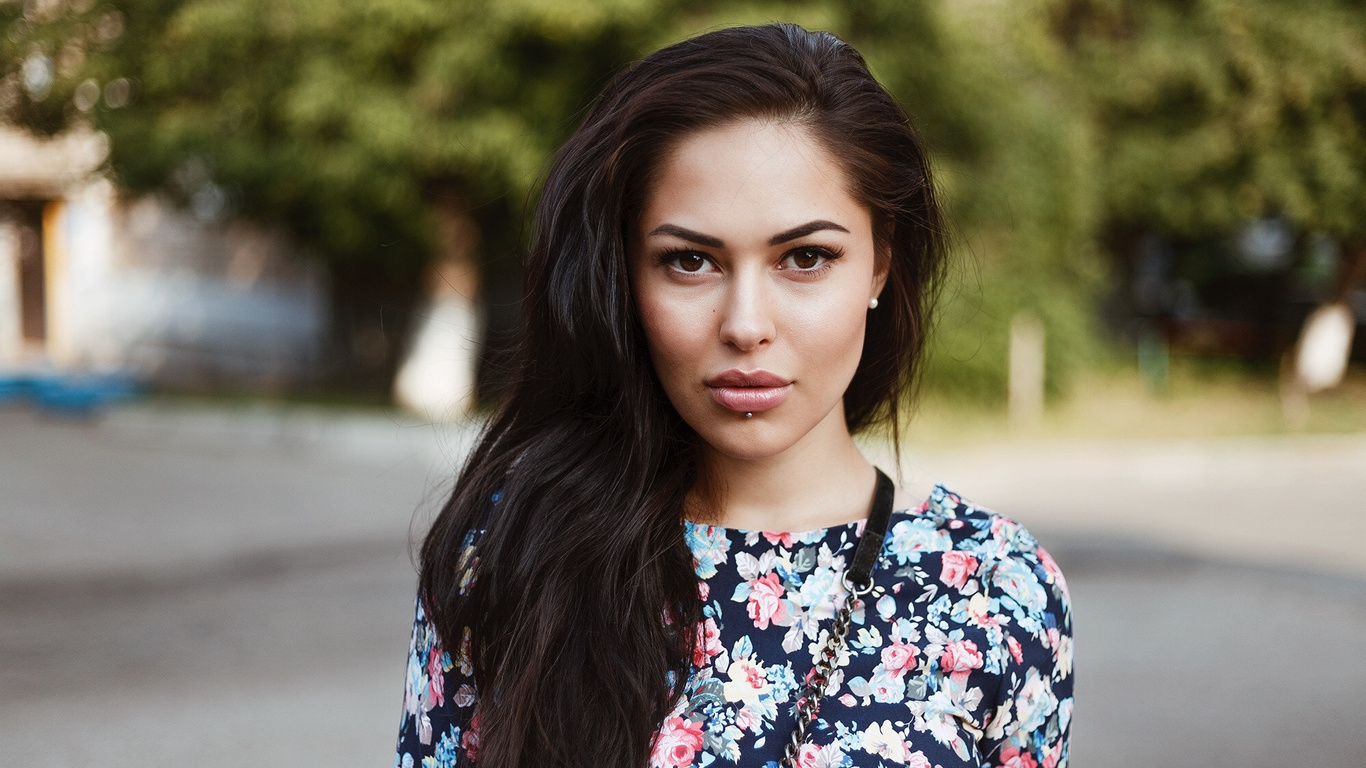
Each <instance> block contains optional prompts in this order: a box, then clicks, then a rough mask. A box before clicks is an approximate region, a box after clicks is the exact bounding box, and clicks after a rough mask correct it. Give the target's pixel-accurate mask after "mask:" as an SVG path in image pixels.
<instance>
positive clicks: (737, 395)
mask: <svg viewBox="0 0 1366 768" xmlns="http://www.w3.org/2000/svg"><path fill="white" fill-rule="evenodd" d="M707 388H708V389H709V390H710V391H711V397H712V399H713V400H715V401H716V404H717V405H720V406H721V407H722V408H726V409H728V410H731V411H737V412H745V411H750V412H759V411H767V410H769V409H770V408H776V407H778V406H779V405H781V404H782V402H783V401H784V400H786V399H787V395H788V393H789V392H791V391H792V382H791V381H790V380H788V379H784V378H783V377H781V376H779V375H778V374H776V373H771V372H769V371H764V370H758V371H751V372H749V373H746V372H744V371H741V370H739V369H738V368H732V369H731V370H729V371H724V372H722V373H719V374H717V375H716V376H713V377H711V378H710V379H707Z"/></svg>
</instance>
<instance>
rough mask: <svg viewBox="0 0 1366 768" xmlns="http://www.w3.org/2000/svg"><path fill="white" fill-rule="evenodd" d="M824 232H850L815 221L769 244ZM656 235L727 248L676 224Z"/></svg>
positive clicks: (654, 231)
mask: <svg viewBox="0 0 1366 768" xmlns="http://www.w3.org/2000/svg"><path fill="white" fill-rule="evenodd" d="M824 230H835V231H837V232H844V233H846V234H847V233H848V232H849V230H847V229H845V228H844V227H841V226H840V225H838V224H836V223H835V222H833V221H826V220H825V219H817V220H815V221H808V222H807V223H805V224H802V225H801V226H799V227H793V228H792V229H789V230H787V231H786V232H779V233H778V234H776V235H774V236H773V237H770V238H769V239H768V244H769V245H782V244H783V243H786V242H789V241H792V240H796V239H797V238H799V237H806V236H807V235H810V234H813V233H815V232H821V231H824ZM655 235H673V236H674V237H678V238H682V239H684V240H687V241H688V242H691V243H697V244H698V245H702V246H706V247H708V248H724V247H725V246H726V244H725V243H724V242H723V241H722V240H721V239H720V238H716V237H712V236H711V235H704V234H702V233H701V232H694V231H693V230H691V229H687V228H686V227H680V226H678V225H676V224H660V225H659V226H657V227H655V228H654V229H652V230H650V234H649V237H654V236H655Z"/></svg>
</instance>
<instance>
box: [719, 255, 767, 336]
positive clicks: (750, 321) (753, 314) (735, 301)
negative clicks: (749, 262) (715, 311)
mask: <svg viewBox="0 0 1366 768" xmlns="http://www.w3.org/2000/svg"><path fill="white" fill-rule="evenodd" d="M766 288H767V285H766V283H765V280H764V276H763V275H762V274H758V273H757V270H739V271H738V272H737V273H736V274H735V276H734V278H733V279H732V280H731V281H730V286H729V290H728V291H727V292H726V300H725V306H724V307H723V308H722V310H721V311H722V313H723V314H722V318H721V342H722V343H723V344H728V345H730V346H732V347H735V348H736V349H737V350H739V351H741V352H748V351H750V350H752V349H755V348H757V347H759V346H761V345H763V344H767V343H769V342H771V341H773V337H774V335H775V334H776V333H777V325H776V324H775V323H774V321H773V315H772V312H771V307H770V297H769V295H768V291H767V290H766Z"/></svg>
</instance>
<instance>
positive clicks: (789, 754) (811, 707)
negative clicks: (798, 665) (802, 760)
mask: <svg viewBox="0 0 1366 768" xmlns="http://www.w3.org/2000/svg"><path fill="white" fill-rule="evenodd" d="M840 578H841V581H843V582H844V588H845V590H847V592H846V594H845V596H844V604H843V605H841V606H840V608H839V610H837V611H835V623H833V624H831V625H830V634H829V636H827V637H826V639H825V646H824V647H823V648H821V655H820V656H819V657H817V659H816V666H815V667H814V668H813V669H812V670H811V676H810V677H809V678H808V679H807V681H806V689H805V690H804V691H803V692H802V697H801V698H800V699H798V700H797V725H796V727H795V728H793V730H792V738H790V739H788V742H787V751H786V753H784V754H783V766H784V768H797V753H798V752H799V751H801V748H802V744H805V743H806V732H807V730H809V729H810V728H811V722H812V721H813V720H815V719H816V715H817V714H819V713H820V709H821V699H822V698H823V697H824V696H825V689H826V686H828V685H829V684H830V675H831V674H833V673H834V671H835V664H836V663H837V662H838V660H839V657H840V652H841V651H843V650H844V641H845V638H846V637H848V635H849V622H850V620H851V617H852V616H853V614H854V608H855V607H857V605H858V599H859V598H860V597H862V596H863V595H866V594H868V593H869V592H871V591H872V590H873V580H872V579H871V578H870V579H868V581H867V583H866V584H862V585H856V584H851V583H850V582H849V571H848V570H845V572H844V575H843V576H841V577H840Z"/></svg>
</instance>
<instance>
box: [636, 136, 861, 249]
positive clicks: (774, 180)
mask: <svg viewBox="0 0 1366 768" xmlns="http://www.w3.org/2000/svg"><path fill="white" fill-rule="evenodd" d="M849 189H850V183H849V180H848V179H847V177H846V174H845V171H844V169H843V167H842V166H841V164H840V163H839V161H838V160H836V159H835V158H834V157H833V156H832V155H831V154H830V152H829V151H827V150H826V149H825V148H824V147H823V146H821V144H820V142H818V141H817V140H816V139H815V137H814V136H812V134H811V132H810V131H809V130H808V129H807V128H805V127H803V126H801V125H798V124H794V123H781V122H774V121H759V120H745V121H741V122H736V123H730V124H726V125H722V126H718V127H714V128H708V129H705V130H703V131H699V132H697V133H694V134H691V135H689V136H687V137H685V138H683V139H682V140H680V141H679V143H678V144H677V145H676V146H675V147H674V148H673V150H672V151H671V152H669V153H668V154H667V155H665V157H664V158H663V159H662V161H661V163H660V166H659V168H658V169H657V171H656V173H655V174H654V181H653V184H652V186H651V189H650V192H649V194H648V197H647V200H646V204H645V206H644V209H643V210H642V212H641V213H642V216H641V222H640V223H641V230H642V231H644V232H648V231H650V230H651V229H653V228H654V227H655V226H657V225H659V224H661V223H665V222H667V223H670V224H675V225H678V226H682V227H687V228H689V229H696V230H698V231H702V232H705V233H707V234H710V235H714V236H717V237H720V238H721V239H723V240H725V241H726V242H727V243H728V244H729V243H730V242H731V241H732V240H735V241H742V240H746V239H756V240H767V239H768V237H769V236H770V235H772V234H773V233H775V232H781V231H784V230H786V229H790V228H791V227H793V226H796V225H800V224H803V223H806V222H808V221H813V220H816V219H827V220H830V221H834V222H836V223H839V224H842V225H843V226H845V227H846V228H848V229H849V230H850V231H851V232H855V233H857V232H859V231H862V230H866V229H870V228H871V219H870V216H869V214H868V211H867V210H866V209H865V208H864V207H863V206H862V205H861V204H860V203H859V202H858V201H857V200H855V199H854V197H853V196H852V195H851V194H850V191H849Z"/></svg>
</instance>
